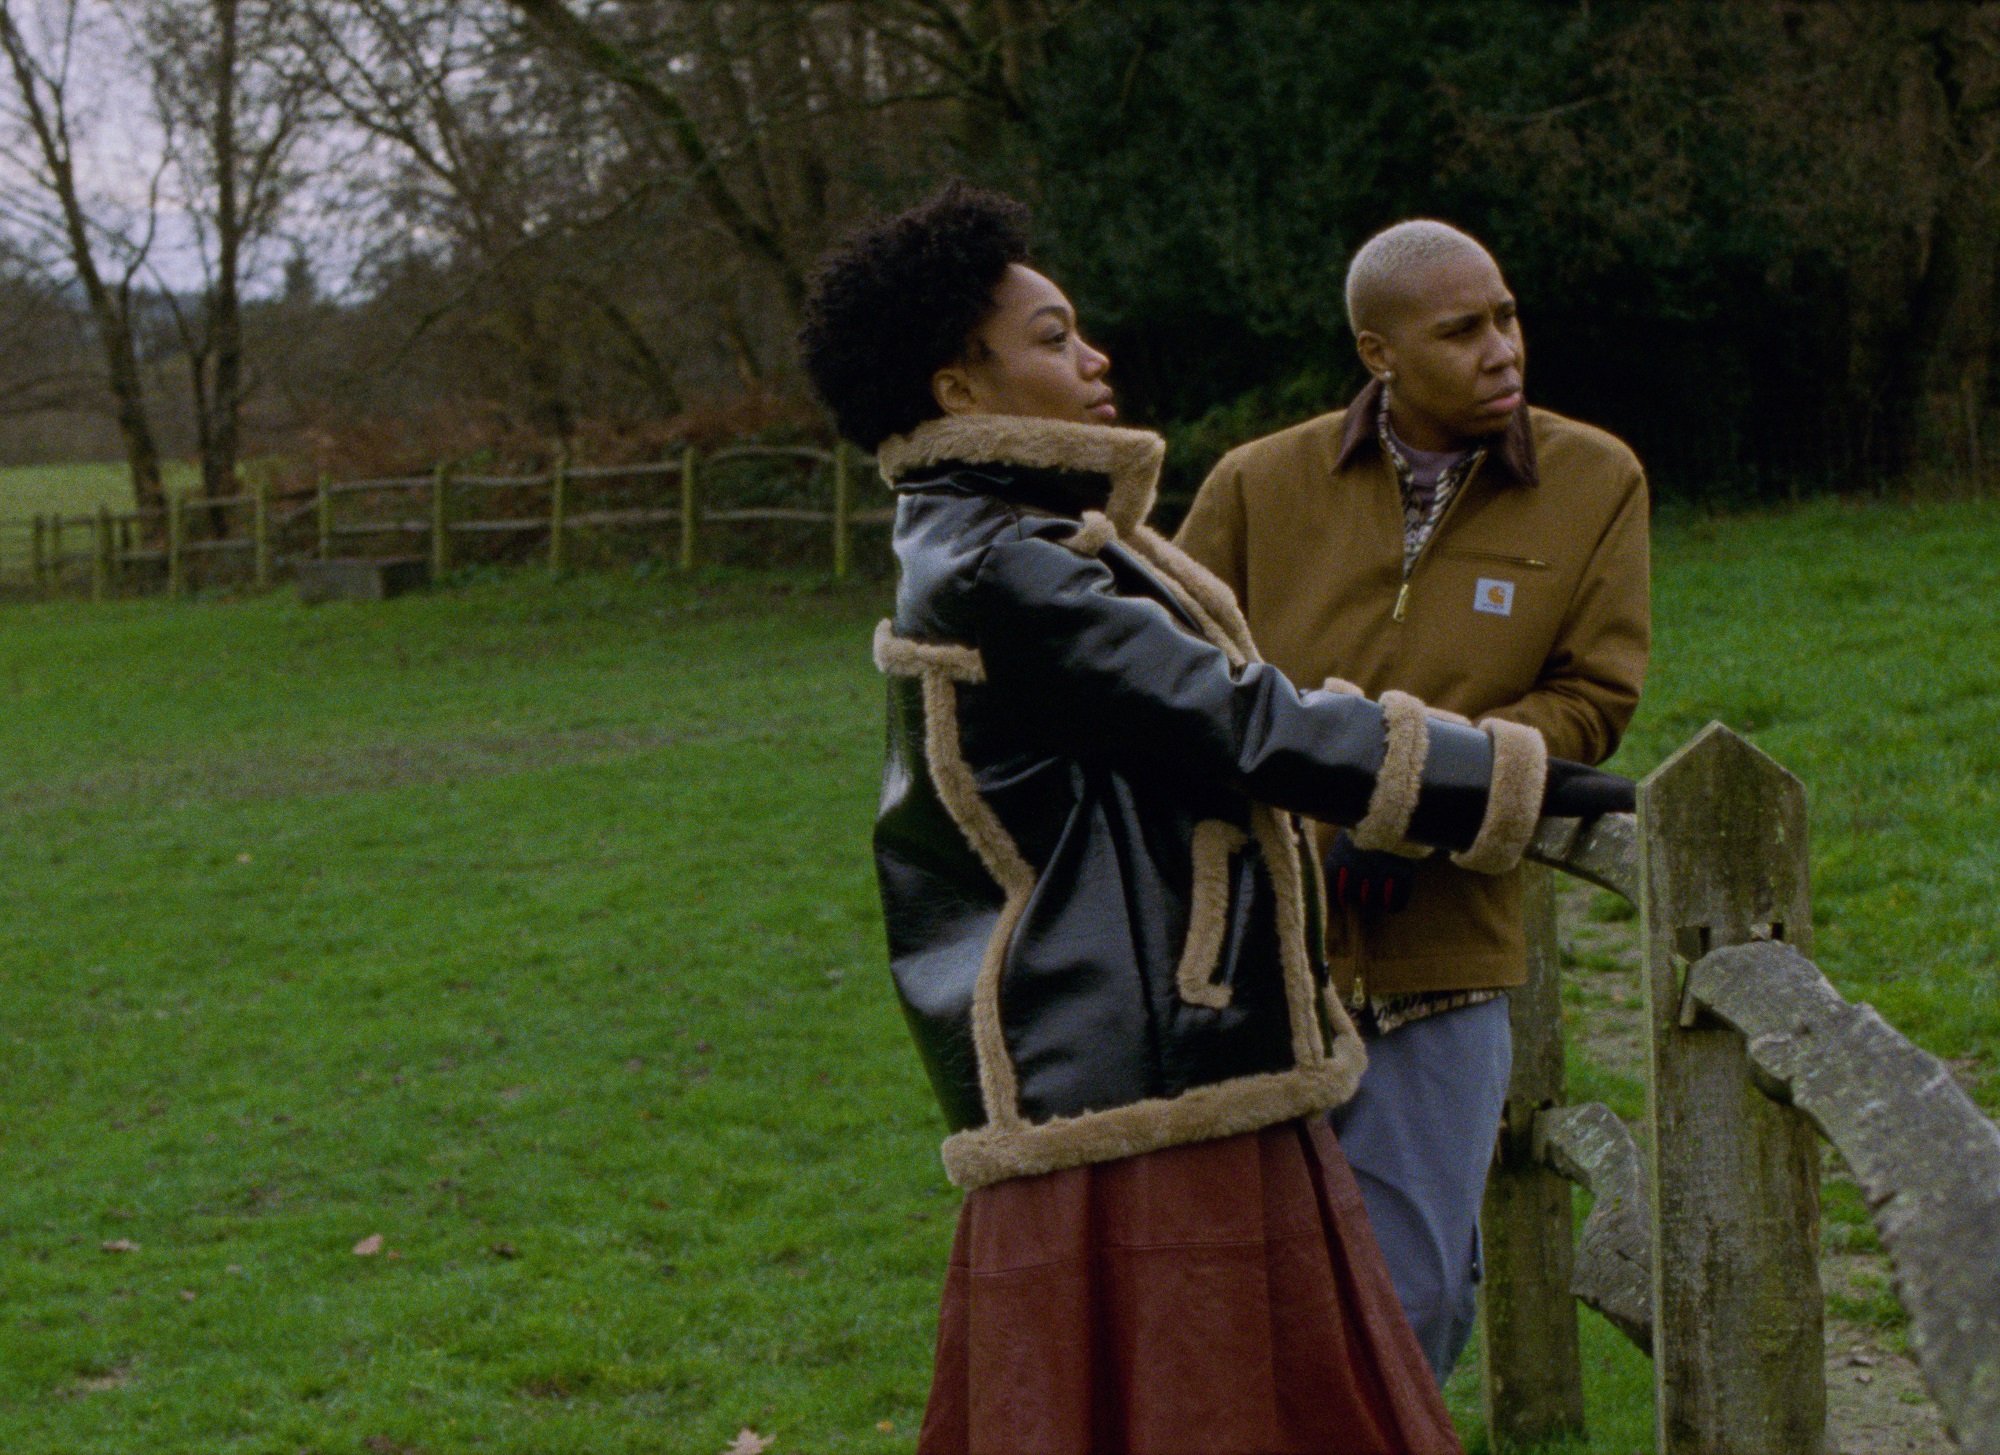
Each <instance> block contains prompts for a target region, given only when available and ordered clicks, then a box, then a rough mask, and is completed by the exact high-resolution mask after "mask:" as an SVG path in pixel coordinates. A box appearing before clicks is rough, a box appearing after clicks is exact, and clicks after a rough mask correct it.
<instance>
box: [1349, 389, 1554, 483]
mask: <svg viewBox="0 0 2000 1455" xmlns="http://www.w3.org/2000/svg"><path fill="white" fill-rule="evenodd" d="M1381 403H1382V381H1381V380H1380V379H1370V380H1369V381H1368V383H1367V384H1366V385H1365V386H1364V387H1363V388H1362V390H1361V392H1360V393H1359V394H1357V395H1355V396H1354V402H1353V403H1352V404H1350V405H1348V406H1347V421H1346V424H1345V425H1344V427H1343V428H1342V429H1341V431H1340V449H1339V450H1338V451H1336V452H1335V454H1334V457H1333V468H1334V469H1336V470H1344V469H1346V468H1347V463H1348V461H1350V460H1352V459H1353V458H1354V456H1355V455H1356V454H1357V453H1359V451H1360V449H1361V447H1362V446H1363V445H1374V446H1376V447H1377V448H1379V447H1380V444H1381V441H1380V440H1379V439H1377V437H1376V429H1375V417H1376V415H1377V414H1378V413H1379V411H1380V408H1381ZM1491 459H1492V461H1493V467H1494V468H1495V469H1497V470H1499V471H1500V472H1501V473H1502V474H1503V475H1505V476H1506V477H1507V478H1508V479H1510V480H1512V481H1513V482H1514V483H1515V484H1517V485H1539V484H1540V483H1541V475H1540V474H1539V473H1537V471H1536V469H1535V437H1534V434H1533V432H1532V431H1531V430H1530V428H1529V426H1528V407H1527V405H1525V404H1524V405H1522V406H1521V407H1520V408H1519V409H1517V410H1515V411H1514V414H1513V417H1512V418H1511V419H1509V420H1508V421H1507V429H1506V432H1505V433H1503V434H1502V435H1501V436H1500V443H1499V444H1498V445H1497V446H1494V447H1493V449H1492V454H1491Z"/></svg>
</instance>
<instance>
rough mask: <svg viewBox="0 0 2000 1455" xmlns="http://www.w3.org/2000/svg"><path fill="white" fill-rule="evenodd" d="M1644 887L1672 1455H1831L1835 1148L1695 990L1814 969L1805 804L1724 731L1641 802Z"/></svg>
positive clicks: (1705, 735)
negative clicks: (1736, 959) (1796, 966)
mask: <svg viewBox="0 0 2000 1455" xmlns="http://www.w3.org/2000/svg"><path fill="white" fill-rule="evenodd" d="M1639 877H1640V884H1641V886H1642V891H1641V902H1640V934H1641V940H1642V943H1643V945H1644V947H1645V955H1646V1002H1647V1009H1648V1017H1649V1021H1650V1028H1651V1037H1650V1039H1651V1043H1652V1050H1651V1073H1652V1080H1651V1094H1650V1096H1649V1097H1648V1108H1649V1113H1650V1115H1651V1117H1652V1130H1653V1137H1652V1142H1653V1147H1652V1158H1653V1198H1654V1221H1653V1385H1654V1396H1655V1398H1656V1400H1657V1402H1658V1414H1657V1416H1656V1419H1657V1422H1658V1423H1657V1434H1658V1439H1657V1443H1658V1450H1659V1455H1722V1452H1735V1451H1741V1452H1744V1455H1753V1452H1754V1455H1820V1452H1821V1451H1822V1450H1823V1449H1824V1447H1825V1440H1826V1375H1825V1366H1824V1363H1823V1360H1824V1357H1825V1354H1824V1349H1823V1347H1822V1344H1823V1339H1824V1323H1825V1304H1824V1300H1823V1298H1822V1296H1821V1293H1820V1285H1819V1261H1818V1255H1819V1145H1818V1142H1817V1140H1816V1139H1815V1137H1814V1134H1813V1130H1812V1128H1811V1126H1810V1125H1809V1124H1808V1123H1807V1122H1806V1120H1805V1119H1804V1118H1803V1117H1802V1116H1800V1115H1799V1114H1798V1113H1797V1112H1795V1111H1793V1110H1792V1109H1791V1108H1789V1107H1785V1106H1780V1105H1778V1104H1777V1103H1776V1102H1774V1101H1772V1100H1770V1099H1769V1098H1768V1097H1766V1096H1765V1095H1764V1093H1763V1092H1762V1091H1760V1090H1759V1089H1758V1087H1757V1085H1756V1083H1755V1082H1754V1080H1753V1079H1752V1075H1751V1068H1750V1061H1749V1057H1748V1054H1747V1052H1746V1050H1745V1048H1744V1043H1743V1039H1742V1037H1741V1036H1739V1035H1737V1034H1736V1032H1734V1031H1732V1030H1730V1029H1728V1028H1727V1027H1725V1026H1722V1025H1720V1024H1718V1023H1715V1022H1712V1021H1710V1020H1708V1019H1706V1018H1704V1017H1703V1016H1702V1015H1700V1014H1699V1013H1698V1012H1697V1011H1696V1010H1695V1009H1694V1007H1693V1005H1692V1002H1690V1001H1688V1000H1687V998H1686V996H1685V987H1684V983H1683V982H1684V980H1685V977H1686V974H1687V969H1688V967H1689V966H1690V965H1692V964H1693V963H1694V962H1695V961H1697V960H1699V959H1700V958H1701V957H1702V956H1703V955H1705V954H1707V953H1708V952H1709V951H1710V950H1714V949H1719V948H1721V947H1722V946H1725V945H1737V944H1743V943H1746V942H1748V941H1750V940H1755V939H1774V940H1784V941H1787V942H1788V943H1790V944H1792V945H1794V946H1796V947H1797V948H1798V949H1799V950H1801V951H1802V952H1810V950H1811V938H1812V910H1811V901H1810V898H1809V895H1808V889H1807V864H1806V808H1805V791H1804V789H1803V787H1802V786H1801V785H1800V783H1799V781H1798V779H1796V778H1794V777H1793V776H1792V775H1791V774H1789V773H1787V772H1786V771H1785V770H1784V769H1783V768H1782V767H1780V766H1779V765H1778V764H1777V763H1776V762H1774V761H1772V759H1771V758H1769V757H1768V756H1766V755H1765V754H1764V753H1762V752H1760V751H1758V749H1756V748H1755V747H1752V746H1751V745H1750V744H1749V743H1748V742H1746V741H1745V740H1744V739H1742V738H1741V737H1738V736H1737V735H1736V734H1735V733H1733V732H1731V731H1730V730H1729V729H1728V728H1726V727H1723V726H1722V725H1721V724H1720V723H1712V724H1710V725H1709V726H1708V727H1707V728H1706V729H1704V730H1703V731H1702V733H1701V734H1700V735H1699V736H1698V737H1696V738H1695V739H1694V741H1693V742H1691V743H1689V744H1688V745H1687V746H1686V747H1684V748H1682V749H1681V750H1680V751H1679V752H1677V753H1675V754H1674V755H1673V757H1671V758H1669V759H1668V760H1667V761H1666V762H1665V763H1663V764H1662V765H1661V766H1660V767H1659V768H1658V769H1657V770H1655V771H1654V772H1653V774H1652V775H1651V776H1650V777H1648V778H1647V779H1646V780H1645V782H1644V783H1642V784H1641V785H1640V788H1639Z"/></svg>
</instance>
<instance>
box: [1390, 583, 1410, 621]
mask: <svg viewBox="0 0 2000 1455" xmlns="http://www.w3.org/2000/svg"><path fill="white" fill-rule="evenodd" d="M1409 609H1410V583H1409V582H1407V581H1405V582H1404V583H1403V589H1402V590H1401V591H1398V592H1397V593H1396V609H1395V611H1393V612H1392V613H1390V617H1391V619H1392V620H1394V621H1401V620H1402V619H1403V617H1404V616H1405V615H1406V614H1408V612H1409Z"/></svg>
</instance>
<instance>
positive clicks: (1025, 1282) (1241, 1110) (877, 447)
mask: <svg viewBox="0 0 2000 1455" xmlns="http://www.w3.org/2000/svg"><path fill="white" fill-rule="evenodd" d="M801 343H802V347H803V352H804V356H805V363H806V368H807V371H808V373H809V375H810V376H811V379H812V381H813V384H814V386H815V387H816V389H817V390H818V392H819V394H820V395H821V397H822V398H823V400H824V401H825V403H826V404H827V406H828V408H829V409H830V410H831V411H832V413H833V417H834V420H835V422H836V424H837V425H838V427H839V429H840V432H841V433H842V434H843V435H844V436H846V437H847V438H848V439H850V440H852V441H853V442H854V443H855V444H857V445H859V446H860V447H861V448H863V449H866V450H872V451H874V452H875V455H876V458H877V460H878V462H879V463H880V466H881V470H882V474H883V477H884V479H885V480H886V481H887V482H888V484H889V486H890V488H891V489H892V490H893V491H894V492H895V497H896V521H895V532H894V544H895V551H896V558H897V563H898V568H899V577H898V588H897V594H896V606H895V615H894V617H893V618H892V619H891V620H889V621H885V622H883V623H882V625H881V627H880V628H879V629H878V630H877V633H876V638H875V659H876V662H877V664H878V665H879V666H880V667H881V669H882V670H883V672H885V673H886V674H887V676H888V678H889V684H890V692H889V746H888V761H887V765H886V768H885V771H884V774H883V782H882V802H881V811H880V814H879V817H878V820H877V824H876V831H875V855H876V866H877V872H878V876H879V879H880V884H881V891H882V905H883V915H884V920H885V923H886V927H887V931H888V939H889V955H890V961H891V967H892V970H893V974H894V978H895V983H896V988H897V992H898V994H899V996H900V998H901V1001H902V1005H903V1010H904V1013H905V1016H906V1019H907V1021H908V1023H909V1027H910V1031H911V1034H912V1036H913V1039H914V1040H915V1043H916V1048H917V1052H918V1054H919V1056H920V1057H921V1058H922V1060H923V1063H924V1067H925V1070H926V1071H927V1073H928V1074H929V1078H930V1081H931V1085H932V1087H933V1089H934V1090H935V1092H936V1094H937V1098H938V1101H939V1103H940V1105H941V1107H942V1110H943V1113H944V1118H945V1121H946V1124H947V1126H948V1128H949V1131H950V1135H949V1136H948V1137H947V1138H946V1140H945V1143H944V1147H943V1158H944V1164H945V1170H946V1173H947V1175H948V1176H949V1177H950V1178H951V1180H952V1181H953V1182H954V1183H956V1184H958V1185H959V1186H960V1187H962V1188H964V1189H966V1197H965V1201H964V1205H963V1207H962V1209H961V1212H960V1217H959V1223H958V1231H957V1236H956V1239H955V1242H954V1245H953V1249H952V1255H951V1260H950V1264H949V1266H948V1268H947V1270H946V1274H945V1286H944V1298H943V1307H942V1311H941V1315H940V1321H939V1327H938V1338H937V1350H936V1364H935V1369H934V1373H933V1381H932V1386H931V1394H930V1402H929V1407H928V1409H927V1411H926V1415H925V1419H924V1425H923V1430H922V1433H921V1435H920V1437H919V1440H918V1449H919V1450H920V1451H922V1452H926V1455H931V1452H936V1455H944V1452H951V1455H1119V1452H1131V1455H1179V1452H1190V1455H1193V1452H1200V1455H1284V1452H1326V1455H1334V1452H1339V1455H1370V1452H1397V1455H1408V1452H1433V1451H1438V1452H1444V1451H1455V1450H1457V1449H1458V1448H1459V1446H1458V1441H1457V1439H1456V1437H1455V1436H1454V1435H1453V1433H1452V1429H1451V1425H1450V1422H1449V1420H1448V1418H1447V1417H1446V1414H1445V1410H1444V1406H1443V1404H1442V1402H1441V1401H1440V1399H1439V1397H1438V1393H1437V1387H1436V1384H1435V1383H1434V1381H1433V1380H1432V1377H1431V1374H1430V1370H1429V1367H1428V1365H1426V1363H1425V1361H1424V1357H1423V1355H1422V1353H1421V1352H1420V1351H1419V1349H1418V1347H1417V1343H1416V1340H1415V1337H1414V1336H1413V1335H1412V1334H1411V1332H1410V1330H1409V1327H1408V1325H1407V1324H1406V1323H1405V1321H1404V1318H1403V1314H1402V1312H1401V1309H1400V1307H1399V1306H1398V1304H1397V1301H1396V1297H1395V1293H1394V1291H1393V1290H1392V1288H1391V1286H1390V1283H1389V1278H1388V1274H1387V1272H1386V1271H1385V1269H1384V1267H1383V1264H1382V1259H1381V1255H1380V1254H1379V1252H1378V1251H1377V1250H1376V1247H1375V1244H1374V1241H1373V1239H1372V1238H1371V1236H1370V1234H1369V1232H1368V1228H1367V1223H1366V1220H1365V1215H1364V1212H1363V1209H1362V1204H1361V1200H1360V1195H1359V1193H1358V1191H1357V1189H1356V1186H1355V1182H1354V1178H1353V1176H1352V1174H1351V1173H1350V1172H1349V1170H1348V1167H1347V1163H1346V1161H1345V1159H1344V1158H1343V1157H1342V1155H1341V1151H1340V1147H1339V1145H1338V1143H1337V1142H1336V1141H1335V1139H1334V1136H1333V1133H1332V1132H1331V1130H1330V1129H1329V1128H1328V1125H1327V1121H1326V1117H1325V1113H1326V1112H1327V1111H1328V1110H1329V1109H1330V1108H1332V1107H1334V1106H1336V1105H1338V1104H1339V1103H1341V1102H1342V1101H1343V1100H1345V1099H1346V1098H1347V1097H1348V1096H1349V1095H1350V1094H1351V1092H1352V1090H1353V1088H1354V1084H1355V1081H1356V1079H1357V1078H1358V1076H1359V1075H1360V1072H1361V1067H1362V1063H1363V1059H1364V1058H1363V1052H1362V1048H1361V1042H1360V1040H1359V1038H1358V1037H1357V1036H1356V1034H1355V1032H1354V1028H1353V1026H1352V1025H1351V1024H1350V1022H1349V1021H1348V1018H1347V1016H1346V1014H1345V1012H1344V1011H1343V1009H1342V1007H1341V1005H1340V1002H1339V1000H1338V998H1337V997H1336V996H1334V995H1333V994H1331V993H1330V992H1329V990H1328V986H1327V978H1326V969H1325V966H1324V964H1323V961H1322V958H1321V950H1320V939H1321V928H1320V927H1321V922H1322V914H1323V908H1322V907H1323V902H1324V901H1323V896H1324V887H1323V885H1322V884H1321V883H1320V881H1319V871H1318V867H1317V865H1316V864H1315V862H1314V856H1313V854H1312V852H1311V849H1310V840H1309V839H1308V838H1307V837H1306V836H1305V835H1304V834H1303V833H1302V830H1301V825H1300V822H1299V818H1300V816H1309V817H1311V818H1315V819H1320V820H1324V821H1327V822H1330V823H1334V824H1339V825H1343V826H1346V827H1349V828H1351V829H1352V830H1353V831H1354V833H1355V836H1356V838H1357V840H1359V841H1363V842H1365V843H1368V844H1371V845H1374V844H1380V845H1384V846H1389V845H1394V846H1398V847H1401V848H1403V849H1405V850H1406V851H1407V852H1413V853H1421V852H1426V851H1428V850H1432V849H1438V850H1443V851H1446V852H1452V853H1457V854H1459V855H1461V856H1462V857H1464V858H1465V859H1467V860H1470V861H1473V862H1481V863H1498V862H1508V863H1511V862H1512V861H1513V860H1514V859H1517V858H1518V857H1519V855H1520V852H1521V849H1522V848H1523V847H1524V846H1525V844H1526V843H1527V840H1528V839H1529V837H1530V836H1532V834H1533V832H1534V829H1535V826H1536V822H1537V819H1538V818H1539V817H1540V815H1542V814H1543V813H1554V814H1563V815H1571V816H1586V815H1589V814H1592V813H1597V812H1602V811H1605V810H1607V809H1613V808H1628V807H1630V804H1631V785H1630V783H1629V782H1627V781H1625V780H1623V779H1619V778H1615V777H1613V776H1612V775H1609V774H1604V773H1598V772H1595V771H1594V770H1591V769H1587V768H1583V767H1582V766H1581V765H1578V764H1571V763H1564V762H1562V761H1560V760H1550V759H1549V758H1548V757H1547V755H1546V753H1545V751H1544V750H1543V748H1542V744H1541V740H1540V738H1539V736H1538V735H1536V734H1535V733H1534V732H1533V731H1532V730H1530V729H1515V728H1511V727H1509V726H1506V725H1494V724H1487V725H1484V726H1482V727H1474V726H1471V725H1468V724H1466V723H1464V722H1463V720H1451V719H1448V718H1446V717H1443V716H1438V715H1433V714H1431V713H1429V712H1427V711H1426V710H1425V709H1424V707H1423V705H1422V704H1421V703H1419V702H1417V701H1416V700H1415V699H1413V698H1409V697H1407V696H1403V695H1401V694H1398V693H1388V694H1385V695H1384V697H1383V700H1382V701H1381V702H1379V703H1377V702H1371V701H1369V700H1367V699H1366V698H1364V697H1362V696H1361V695H1359V694H1358V693H1356V692H1355V691H1353V690H1352V689H1350V688H1346V687H1345V686H1344V684H1340V683H1329V684H1327V685H1326V686H1325V687H1322V688H1315V689H1313V690H1300V689H1299V688H1297V687H1295V686H1294V685H1293V684H1292V683H1290V682H1288V681H1287V680H1286V679H1285V678H1284V677H1283V676H1282V675H1280V674H1279V673H1278V672H1277V671H1275V670H1274V669H1272V668H1271V667H1270V666H1268V665H1266V664H1264V663H1263V662H1261V661H1259V660H1258V657H1257V651H1256V647H1255V645H1254V644H1253V643H1252V642H1251V640H1250V637H1249V633H1248V632H1247V630H1246V629H1245V628H1244V625H1243V617H1242V613H1241V612H1240V611H1239V610H1238V609H1237V605H1236V602H1235V600H1234V599H1233V597H1232V596H1231V595H1230V593H1229V591H1228V589H1227V588H1225V587H1224V586H1223V585H1222V584H1221V583H1220V582H1219V581H1217V580H1216V579H1215V578H1214V577H1213V576H1212V575H1210V574H1209V573H1208V572H1207V571H1205V570H1203V569H1202V568H1201V567H1200V566H1198V565H1196V564H1195V563H1194V562H1193V561H1191V560H1189V559H1188V558H1187V557H1186V556H1184V555H1183V554H1182V553H1181V552H1180V551H1178V550H1177V549H1175V548H1174V547H1173V546H1172V545H1171V544H1169V543H1168V542H1167V541H1166V540H1165V539H1164V538H1162V537H1161V536H1160V535H1158V534H1157V533H1156V532H1154V531H1153V530H1152V529H1151V528H1149V527H1148V526H1147V525H1146V516H1147V513H1148V510H1149V509H1150V507H1151V505H1152V501H1153V493H1154V487H1155V482H1156V479H1157V476H1158V473H1159V466H1160V459H1161V455H1162V453H1163V445H1162V442H1161V440H1160V438H1159V437H1158V436H1157V435H1154V434H1151V433H1148V432H1146V431H1143V430H1136V429H1127V428H1120V427H1118V426H1117V425H1116V423H1115V421H1116V419H1117V408H1116V405H1115V403H1114V400H1113V395H1112V390H1111V387H1110V384H1109V383H1108V382H1107V380H1108V375H1109V370H1110V362H1109V360H1108V359H1107V358H1106V357H1105V356H1104V355H1103V354H1102V353H1100V352H1098V351H1097V350H1096V349H1093V348H1092V347H1091V346H1090V345H1089V344H1088V343H1086V342H1085V341H1084V339H1083V337H1082V335H1081V334H1080V333H1079V332H1078V329H1077V320H1076V315H1075V311H1074V310H1073V308H1072V307H1071V305H1070V302H1069V300H1068V299H1067V298H1066V297H1064V295H1063V293H1062V290H1061V289H1059V288H1058V287H1057V286H1056V285H1055V284H1054V283H1053V282H1051V281H1050V280H1049V279H1048V278H1046V277H1044V276H1043V275H1042V274H1040V273H1038V272H1036V271H1035V270H1034V269H1033V268H1031V267H1030V266H1029V265H1028V248H1027V215H1026V212H1025V210H1024V209H1023V208H1022V207H1021V205H1020V204H1018V203H1016V202H1013V201H1011V200H1009V199H1007V198H1004V197H1000V196H996V195H994V194H991V193H986V192H980V191H976V190H973V189H970V188H966V187H963V186H957V185H954V186H953V187H950V188H947V189H946V190H945V191H944V192H942V193H940V194H939V195H937V196H935V197H933V198H932V199H931V200H929V201H928V202H926V203H924V204H923V205H921V206H919V207H916V208H914V209H912V210H911V211H908V212H905V213H902V214H901V215H899V216H896V217H892V218H889V219H887V220H885V221H882V222H880V223H877V224H875V225H873V226H871V227H868V228H866V229H864V230H863V231H861V232H859V233H858V234H856V235H854V236H853V237H851V238H849V239H848V240H847V241H846V242H845V243H844V244H842V245H841V246H840V247H839V248H837V249H836V250H835V251H834V252H833V253H832V254H831V255H830V256H829V257H828V258H827V259H826V260H825V261H824V263H823V265H822V268H821V270H820V272H819V274H818V277H817V278H816V280H815V283H814V287H813V290H812V294H811V297H810V300H809V304H808V309H807V320H806V324H805V328H804V330H803V333H802V338H801Z"/></svg>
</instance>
